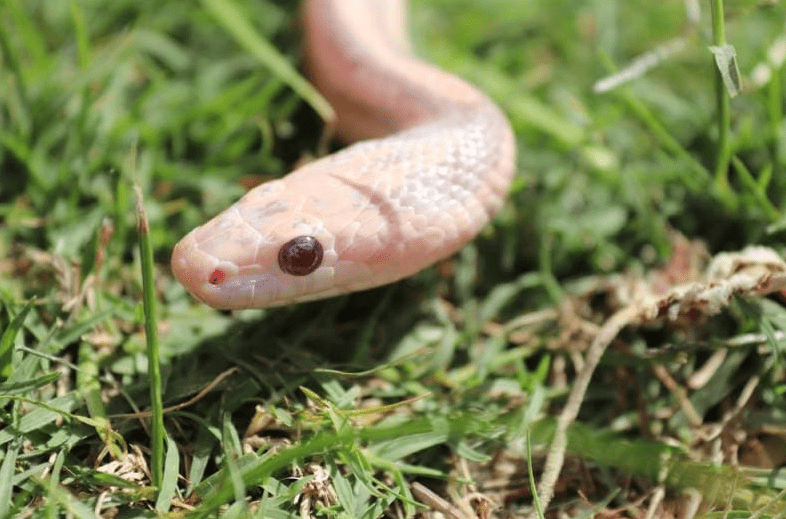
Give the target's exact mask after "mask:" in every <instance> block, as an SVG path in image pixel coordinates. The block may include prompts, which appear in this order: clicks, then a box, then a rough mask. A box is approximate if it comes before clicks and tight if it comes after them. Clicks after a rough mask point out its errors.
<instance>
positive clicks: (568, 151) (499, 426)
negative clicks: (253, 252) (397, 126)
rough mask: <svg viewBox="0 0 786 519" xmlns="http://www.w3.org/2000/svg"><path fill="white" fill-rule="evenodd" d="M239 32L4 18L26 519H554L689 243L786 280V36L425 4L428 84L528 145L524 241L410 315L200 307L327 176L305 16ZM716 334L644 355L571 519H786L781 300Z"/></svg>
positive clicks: (695, 333)
mask: <svg viewBox="0 0 786 519" xmlns="http://www.w3.org/2000/svg"><path fill="white" fill-rule="evenodd" d="M225 1H227V0H223V1H222V0H204V1H202V2H197V1H182V2H180V1H178V2H160V1H157V2H152V1H149V0H136V1H134V2H131V1H128V0H116V1H114V2H93V3H90V2H79V1H77V0H71V1H61V2H53V1H50V0H4V1H3V2H0V20H1V21H0V376H2V379H0V406H2V407H0V423H2V428H0V517H5V516H9V515H20V516H35V517H38V516H42V517H43V516H46V517H55V516H66V515H69V516H77V517H93V516H96V515H102V516H103V515H112V514H119V515H117V516H118V517H131V516H146V517H156V516H161V515H167V514H168V515H171V516H180V515H184V514H193V515H195V516H205V517H207V516H216V515H218V514H223V515H224V516H226V517H242V516H254V517H265V518H285V517H293V518H294V517H300V516H301V513H303V514H307V513H311V514H313V515H314V516H316V517H347V518H356V517H357V518H360V517H364V518H372V517H415V516H418V517H435V516H436V515H435V510H439V511H441V512H442V513H443V514H447V512H446V508H445V507H447V508H448V509H451V510H453V511H459V512H460V513H464V514H465V516H467V517H471V515H470V513H473V511H474V513H477V515H478V516H480V517H484V515H483V510H484V509H489V510H492V513H493V514H494V515H493V516H499V517H513V516H519V515H522V514H525V513H530V512H532V510H533V509H534V508H533V507H534V500H533V497H532V493H531V489H532V488H537V485H538V484H542V483H543V481H545V479H546V478H545V476H544V475H543V472H544V464H545V461H544V460H545V458H546V453H547V452H548V451H549V449H550V446H551V445H552V439H553V438H555V437H557V438H559V437H560V432H559V431H560V429H559V427H561V426H560V425H559V424H561V423H563V421H564V417H565V415H563V418H562V419H558V416H559V415H560V413H561V412H562V411H563V408H564V407H565V405H566V402H567V401H568V399H569V393H570V391H571V388H572V387H573V386H574V382H575V381H576V380H577V378H578V377H579V372H580V371H581V369H582V365H583V363H584V361H585V360H586V359H588V358H591V354H586V356H585V351H586V348H587V347H588V346H589V344H590V343H591V342H592V341H593V339H595V338H596V337H597V336H598V333H599V332H598V331H599V329H601V328H599V327H601V326H602V325H603V323H605V322H607V321H608V320H609V319H610V317H611V315H612V314H613V313H614V312H615V311H617V310H619V309H620V303H619V302H618V300H617V299H615V296H616V295H618V294H619V293H620V289H621V288H625V287H629V286H632V285H633V284H634V283H638V282H641V281H642V279H643V278H641V277H640V276H639V275H638V274H639V273H641V272H650V271H654V270H657V269H660V268H661V267H662V266H663V265H664V264H666V263H667V262H668V261H669V258H670V257H672V253H673V252H675V251H677V254H675V257H676V258H678V259H683V260H685V259H686V255H685V254H684V251H685V250H686V249H685V248H684V247H683V248H682V249H681V248H680V246H679V243H680V242H679V240H678V239H677V238H676V237H675V231H676V232H679V233H681V234H682V235H684V236H686V237H688V238H689V239H690V240H694V243H700V244H702V245H703V246H704V247H706V249H707V250H708V251H709V252H710V253H711V254H715V253H718V252H721V251H733V250H737V249H740V248H742V247H744V246H746V245H749V244H763V245H767V246H770V247H773V248H774V249H775V250H776V251H778V252H781V253H782V252H783V251H784V247H783V246H782V244H781V242H782V240H783V238H784V230H785V229H786V217H785V216H786V214H785V213H784V201H786V121H785V120H784V118H783V104H784V99H786V96H785V95H784V92H783V90H782V84H783V75H784V71H783V67H782V60H780V59H779V58H778V56H777V55H778V51H779V49H780V48H781V47H782V46H783V38H784V37H785V36H786V33H784V25H783V20H784V16H786V8H784V6H783V5H782V3H776V2H753V1H749V0H748V1H743V2H734V3H732V2H728V3H727V5H725V6H724V7H725V17H724V18H725V19H723V20H721V19H719V18H718V17H717V14H719V13H718V12H717V11H716V12H715V13H714V14H715V15H716V16H711V10H710V3H700V7H701V9H702V13H701V17H700V19H699V21H698V22H697V23H695V24H694V23H693V22H691V21H690V20H689V19H688V16H687V15H686V13H685V9H684V6H683V4H682V3H679V2H652V1H644V0H633V1H626V2H620V1H614V0H594V1H586V2H575V1H574V2H567V1H564V0H562V1H561V0H557V1H556V2H555V1H551V2H546V1H543V0H534V1H528V2H523V1H521V0H493V1H490V0H419V1H416V2H415V1H413V3H414V4H415V5H414V6H413V9H412V16H411V18H412V19H411V24H410V25H411V27H412V38H413V42H414V46H415V48H416V50H417V53H418V54H419V55H420V56H422V57H423V58H424V59H427V60H429V61H431V62H434V63H437V64H438V65H439V66H441V67H442V68H445V69H447V70H451V71H453V72H455V73H457V74H460V75H462V76H463V77H465V78H467V79H468V80H470V81H472V82H473V83H475V84H477V85H478V86H479V87H481V88H482V89H483V90H484V91H486V92H487V93H488V94H489V95H490V96H491V97H493V98H494V99H495V100H496V101H497V102H498V103H499V104H500V106H501V107H502V108H503V109H504V111H505V112H506V113H507V114H508V115H509V117H510V120H511V123H512V124H513V126H514V128H515V130H516V134H517V137H518V145H519V168H518V169H519V176H518V177H517V180H516V182H515V184H514V186H513V189H512V192H511V195H510V199H509V202H508V203H507V205H506V206H505V208H504V209H503V211H502V213H501V214H500V216H499V217H498V218H497V219H496V220H495V222H494V224H493V225H491V226H489V227H488V228H487V229H486V230H485V231H484V232H483V233H482V234H481V236H480V237H479V238H478V239H477V240H475V241H474V242H473V243H472V244H470V245H468V246H467V247H466V248H465V249H464V250H463V251H462V252H461V253H459V254H458V255H457V256H456V257H455V258H452V259H451V260H449V261H446V262H443V263H442V264H440V265H439V266H437V267H436V268H431V269H429V270H427V271H425V272H423V273H421V274H419V275H417V276H416V277H414V278H412V279H408V280H405V281H403V282H400V283H398V284H395V285H393V286H389V287H383V288H380V289H376V290H372V291H369V292H364V293H358V294H353V295H350V296H346V297H339V298H335V299H332V300H328V301H323V302H315V303H310V304H303V305H298V306H293V307H289V308H282V309H275V310H268V311H243V312H236V313H234V314H229V313H226V312H217V311H214V310H211V309H209V308H207V307H204V306H202V305H200V304H197V303H196V302H195V301H194V300H193V299H192V298H191V297H190V296H189V295H188V294H187V293H186V292H185V291H184V289H183V288H182V287H181V286H180V285H179V284H177V282H176V281H174V279H173V278H172V276H171V274H170V272H169V268H168V258H169V254H170V252H171V249H172V247H173V246H174V244H175V243H176V242H177V240H178V239H179V238H180V237H181V236H183V235H184V234H185V233H186V232H187V231H188V230H189V229H191V228H193V227H194V226H196V225H198V224H200V223H202V222H203V221H205V220H206V219H207V218H208V217H210V216H212V215H214V214H215V213H217V212H218V211H220V210H221V209H222V208H224V207H226V206H227V205H229V204H230V203H231V202H232V201H234V200H235V199H236V198H237V197H238V196H239V195H240V194H241V193H242V192H243V191H244V187H243V186H247V185H249V184H250V183H256V182H259V181H262V180H266V179H269V178H273V177H276V176H280V175H283V174H285V173H286V172H287V171H288V170H290V169H291V168H292V166H293V164H294V163H295V162H296V161H298V160H300V159H302V158H303V157H306V156H309V155H312V154H315V153H316V152H317V150H318V149H319V147H320V139H321V138H322V128H323V125H322V123H321V121H320V118H319V116H317V115H316V113H317V112H319V113H321V114H322V115H323V116H328V114H329V113H330V112H329V109H328V108H326V107H325V106H324V105H322V104H321V103H322V102H321V101H320V99H319V97H318V96H315V95H314V93H313V92H312V91H311V90H310V87H308V85H307V84H304V82H303V79H302V78H301V77H300V76H298V75H297V73H296V70H297V65H298V60H299V41H300V35H299V33H298V29H297V23H296V20H297V18H296V13H295V11H296V10H295V4H296V3H295V2H274V1H272V0H232V1H231V5H234V6H235V7H236V9H235V10H234V11H232V10H229V9H228V8H227V7H226V5H227V4H226V3H225ZM717 5H720V4H717ZM236 11H237V12H236ZM246 24H250V25H249V26H247V25H246ZM719 24H720V25H719ZM719 31H720V33H719ZM675 42H676V43H675ZM723 42H725V43H727V44H729V45H732V46H733V47H734V49H736V53H737V66H738V68H739V71H740V74H741V77H742V81H743V86H744V90H743V92H742V93H741V94H740V95H739V96H737V97H735V98H733V99H729V100H725V99H723V98H722V97H719V96H723V95H724V90H723V89H724V88H725V87H724V84H723V81H722V77H721V76H720V75H719V74H716V68H715V65H714V63H715V61H714V57H713V55H712V53H711V52H710V51H709V49H708V46H709V45H720V44H722V43H723ZM779 45H780V47H779ZM675 49H676V50H675ZM780 52H783V51H782V50H780ZM656 54H660V55H661V56H662V57H661V58H660V61H658V63H657V64H656V66H654V67H652V68H650V69H649V70H647V71H645V72H643V73H639V74H634V75H633V76H634V77H633V78H632V79H630V80H629V81H626V82H623V83H622V84H620V85H619V86H617V87H616V88H613V89H611V90H609V91H604V92H596V91H595V90H594V85H595V84H596V83H598V82H599V81H601V80H603V79H609V78H621V77H622V75H620V76H616V74H618V73H619V74H624V73H625V71H626V70H629V67H630V66H631V65H632V64H634V63H636V62H637V60H639V59H640V58H641V57H642V56H645V57H646V56H654V55H656ZM727 164H728V165H729V166H728V167H727V166H726V165H727ZM134 184H138V185H139V186H141V191H142V193H143V196H144V202H143V203H144V207H145V209H146V213H147V220H148V223H149V233H148V237H149V240H150V241H149V244H147V245H143V247H142V249H143V250H144V251H145V252H140V244H139V239H140V238H139V233H138V231H137V229H138V228H137V215H136V213H135V207H134V204H135V200H134V193H133V185H134ZM145 247H148V248H145ZM690 250H696V249H690ZM680 251H682V255H680ZM148 252H152V259H153V264H152V267H153V268H152V271H150V270H148V271H147V275H149V276H150V278H151V279H152V280H153V284H152V285H148V286H149V287H151V286H152V288H153V291H152V292H150V291H148V292H147V293H146V294H145V293H143V283H142V265H143V264H146V258H148V257H149V256H147V253H148ZM700 256H701V255H697V256H696V257H700ZM689 258H694V256H689ZM672 268H676V269H677V270H678V273H685V271H684V270H679V268H677V267H674V263H672ZM621 272H624V273H626V274H625V276H623V277H619V276H616V277H615V276H614V274H616V273H621ZM670 272H671V273H674V270H671V271H670ZM153 298H154V299H155V302H156V304H155V305H154V306H155V310H154V314H155V316H156V318H157V322H156V321H151V320H150V319H148V320H146V319H145V315H146V314H147V313H149V310H147V309H146V310H143V304H142V302H143V300H146V301H147V303H148V304H149V303H150V301H151V300H152V299H153ZM147 308H148V309H149V308H150V306H148V307H147ZM693 317H694V319H692V320H687V321H685V320H682V321H678V322H676V323H671V324H668V323H656V324H655V325H653V326H649V327H638V326H631V327H628V328H626V329H625V330H623V331H622V332H621V333H620V334H619V335H616V334H615V335H614V336H615V337H616V338H615V340H614V341H613V342H612V343H611V345H610V347H609V349H608V351H606V352H605V353H604V354H603V355H602V356H600V361H599V365H598V367H597V369H596V370H595V372H594V375H593V377H592V379H591V381H590V383H589V386H588V389H587V391H586V394H582V395H578V396H579V397H580V401H581V407H580V409H579V410H578V417H577V419H576V421H575V422H574V423H572V425H570V427H568V428H567V429H566V431H565V435H566V439H567V454H566V457H565V463H564V466H563V467H562V470H561V472H560V473H559V479H558V484H557V486H556V493H555V495H554V498H553V499H551V500H548V499H546V500H543V499H541V500H540V501H539V505H542V506H543V507H544V509H543V513H544V514H545V515H546V516H547V517H554V516H556V513H557V512H558V511H559V512H562V513H564V514H566V515H568V516H577V515H580V514H585V515H589V514H591V513H592V512H593V511H596V512H599V511H604V510H605V511H606V512H614V511H616V512H619V513H622V514H627V516H631V517H633V516H644V514H645V513H646V511H647V510H648V509H651V510H652V512H653V514H654V516H655V517H661V516H666V514H667V513H673V514H679V513H682V512H681V511H684V510H686V509H688V508H689V507H690V506H691V505H690V503H693V504H695V505H696V510H697V512H696V514H695V515H698V516H702V517H753V516H755V515H756V514H759V515H758V517H784V515H785V514H786V499H785V498H784V489H786V479H784V476H783V474H782V471H780V472H779V471H778V470H775V469H776V468H777V467H782V466H784V465H786V454H785V453H786V403H785V401H784V392H786V360H785V357H784V354H785V351H784V332H786V311H784V306H783V300H782V299H781V298H780V296H777V295H776V296H772V297H770V298H752V299H734V300H732V301H731V304H730V305H729V306H728V308H726V309H725V310H724V311H723V312H721V313H720V314H719V315H717V316H715V317H708V318H703V317H702V318H699V316H697V315H693ZM612 324H613V323H612ZM146 327H147V329H148V331H151V330H152V329H155V330H157V332H158V343H159V344H158V355H157V357H158V358H157V359H156V358H155V357H156V355H153V360H152V363H151V360H150V357H149V356H148V346H147V342H146V333H145V330H146ZM148 335H149V334H148ZM151 350H152V348H151ZM156 361H157V362H158V363H160V366H159V365H155V364H156ZM700 376H702V378H701V382H697V380H699V377H700ZM576 385H577V386H579V385H580V384H578V383H577V384H576ZM151 387H152V388H153V392H152V398H151ZM574 396H575V395H574ZM572 397H573V396H571V397H570V398H572ZM157 399H161V400H162V401H163V406H164V408H165V409H164V413H163V423H161V422H160V420H158V419H156V414H155V413H153V418H152V419H151V418H150V416H151V415H150V413H149V411H150V409H151V407H152V408H153V410H155V409H156V407H157V406H156V405H155V403H156V400H157ZM151 402H153V404H151ZM567 422H572V420H568V421H566V422H564V423H566V424H567ZM555 430H556V431H558V432H556V433H555ZM557 443H558V442H557ZM530 444H531V454H529V455H528V452H530V451H529V446H530ZM530 466H531V470H532V474H534V478H535V481H530V479H529V478H528V473H529V470H530V468H529V467H530ZM423 488H425V489H427V490H428V491H430V492H431V493H429V492H427V491H424V490H423ZM696 496H699V497H698V498H697V497H696ZM439 499H441V500H442V501H440V500H439ZM691 499H693V500H694V501H691ZM440 507H443V508H442V509H441V510H440ZM462 511H463V512H462ZM620 511H622V512H620ZM688 515H690V514H688Z"/></svg>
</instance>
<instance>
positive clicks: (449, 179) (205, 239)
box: [172, 0, 515, 309]
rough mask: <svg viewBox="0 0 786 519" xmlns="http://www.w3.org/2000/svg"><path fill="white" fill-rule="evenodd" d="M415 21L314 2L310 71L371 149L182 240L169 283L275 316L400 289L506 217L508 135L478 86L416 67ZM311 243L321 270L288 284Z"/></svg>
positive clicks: (346, 125)
mask: <svg viewBox="0 0 786 519" xmlns="http://www.w3.org/2000/svg"><path fill="white" fill-rule="evenodd" d="M404 19H405V5H404V2H403V0H307V1H305V2H304V3H303V24H304V27H305V49H306V55H307V68H308V70H309V73H310V74H311V76H312V79H313V81H314V83H315V85H316V86H317V87H318V88H319V89H320V91H321V92H322V93H323V95H324V96H325V97H326V98H327V100H328V101H329V102H330V103H331V104H332V105H333V108H334V109H335V110H336V113H337V115H338V128H339V134H340V135H341V137H342V138H344V139H345V140H348V141H357V140H363V139H373V140H366V141H363V142H359V143H357V144H354V145H352V146H349V147H347V148H346V149H344V150H342V151H340V152H338V153H335V154H333V155H330V156H328V157H325V158H323V159H321V160H317V161H315V162H312V163H310V164H308V165H306V166H304V167H302V168H299V169H297V170H296V171H294V172H292V173H290V174H289V175H287V176H286V177H284V178H282V179H280V180H275V181H272V182H268V183H266V184H263V185H261V186H259V187H257V188H255V189H253V190H251V191H249V192H248V193H247V194H246V195H245V196H244V197H243V198H241V199H240V200H239V201H238V202H237V203H235V204H234V205H233V206H231V207H230V208H228V209H226V210H225V211H224V212H222V213H221V214H219V215H218V216H216V217H215V218H213V219H212V220H210V221H209V222H208V223H206V224H205V225H202V226H200V227H198V228H196V229H194V230H193V231H191V232H190V233H189V234H188V235H187V236H186V237H185V238H183V239H182V240H181V241H180V243H178V244H177V246H176V247H175V249H174V251H173V253H172V271H173V272H174V274H175V276H176V277H177V279H178V280H179V281H180V282H181V283H182V284H183V285H184V286H185V287H186V289H188V291H189V292H191V294H193V295H194V296H195V297H196V298H198V299H199V300H200V301H202V302H204V303H206V304H208V305H210V306H213V307H216V308H222V309H240V308H266V307H271V306H280V305H286V304H290V303H295V302H301V301H311V300H314V299H322V298H326V297H331V296H335V295H339V294H345V293H348V292H353V291H356V290H363V289H367V288H371V287H375V286H379V285H384V284H387V283H391V282H393V281H396V280H398V279H401V278H403V277H406V276H410V275H412V274H414V273H415V272H418V271H419V270H422V269H424V268H425V267H427V266H429V265H431V264H433V263H434V262H436V261H438V260H440V259H442V258H445V257H446V256H449V255H451V254H453V253H454V252H456V251H457V250H458V249H459V248H461V247H462V246H463V245H464V244H465V243H466V242H467V241H469V240H471V239H472V238H473V237H474V236H475V235H476V234H477V233H478V232H479V231H480V230H481V229H482V228H483V226H484V225H486V223H488V221H489V219H490V218H491V217H492V216H493V215H495V214H496V213H497V211H498V210H499V208H500V206H501V205H502V202H503V200H504V197H505V195H506V193H507V190H508V187H509V185H510V181H511V178H512V176H513V170H514V162H515V149H514V140H513V133H512V131H511V129H510V125H509V124H508V122H507V120H506V118H505V117H504V115H502V113H501V112H500V110H499V109H498V108H497V107H496V106H495V105H494V104H493V103H492V102H491V101H489V100H488V99H487V98H486V97H485V96H484V95H483V94H481V93H480V92H479V91H477V90H476V89H475V88H474V87H472V86H470V85H469V84H467V83H465V82H464V81H462V80H460V79H459V78H457V77H455V76H453V75H451V74H448V73H446V72H443V71H441V70H438V69H436V68H433V67H431V66H429V65H427V64H425V63H423V62H421V61H418V60H416V59H415V58H413V57H411V56H410V54H409V52H408V49H407V43H406V39H405V36H404V25H405V24H404ZM385 136H387V137H385ZM303 235H306V236H314V237H316V238H317V239H318V240H319V242H320V243H321V244H322V247H323V248H324V259H323V261H322V264H321V266H320V267H319V268H318V269H317V270H315V271H314V272H313V273H311V274H309V275H306V276H293V275H290V274H287V273H284V272H283V271H281V269H280V267H279V264H278V252H279V249H280V248H281V246H282V245H283V244H285V243H286V242H288V241H289V240H291V239H292V238H295V237H297V236H303ZM217 273H218V274H219V275H218V279H217V278H216V274H217ZM211 278H212V282H211Z"/></svg>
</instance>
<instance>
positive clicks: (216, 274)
mask: <svg viewBox="0 0 786 519" xmlns="http://www.w3.org/2000/svg"><path fill="white" fill-rule="evenodd" d="M226 278H227V275H226V274H224V271H223V270H219V269H216V270H214V271H213V273H212V274H210V278H209V279H208V280H207V281H208V283H210V284H211V285H220V284H221V283H223V282H224V280H225V279H226Z"/></svg>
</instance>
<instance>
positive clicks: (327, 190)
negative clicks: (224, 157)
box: [171, 175, 400, 310]
mask: <svg viewBox="0 0 786 519" xmlns="http://www.w3.org/2000/svg"><path fill="white" fill-rule="evenodd" d="M298 177H301V178H303V179H308V178H309V177H308V176H305V175H295V177H294V179H293V178H292V175H290V176H289V177H287V178H286V179H283V180H277V181H273V182H268V183H266V184H263V185H261V186H259V187H257V188H255V189H253V190H251V191H249V192H248V193H247V194H246V195H245V196H244V197H243V198H241V199H240V200H239V201H238V202H237V203H235V204H234V205H233V206H231V207H229V208H228V209H226V210H225V211H223V212H222V213H220V214H219V215H218V216H216V217H215V218H213V219H212V220H210V221H209V222H207V223H206V224H205V225H202V226H201V227H197V228H196V229H194V230H193V231H191V232H190V233H189V234H188V235H186V236H185V237H184V238H183V239H182V240H181V241H180V242H179V243H178V244H177V245H176V246H175V249H174V251H173V253H172V262H171V265H172V272H173V274H174V275H175V277H176V278H177V279H178V281H180V283H181V284H182V285H183V286H184V287H185V288H186V289H187V290H188V291H189V292H190V293H191V294H192V295H193V296H194V297H196V298H197V299H199V300H200V301H202V302H203V303H205V304H207V305H210V306H212V307H214V308H219V309H229V310H234V309H242V308H267V307H273V306H281V305H286V304H291V303H297V302H303V301H311V300H315V299H322V298H326V297H331V296H334V295H339V294H342V293H346V292H351V291H354V290H360V289H363V288H369V287H370V286H374V285H378V284H382V283H385V282H388V280H386V279H385V278H384V276H381V277H380V276H373V275H372V274H371V269H372V268H373V267H374V264H375V263H378V262H379V261H378V259H377V258H378V257H379V251H380V242H379V236H377V235H374V236H367V237H366V238H364V236H363V232H362V231H360V232H359V231H358V230H359V229H360V228H361V227H362V228H367V229H372V230H375V231H376V230H377V229H378V228H379V226H377V225H373V222H369V221H368V220H369V218H373V215H368V214H367V215H366V216H365V223H366V224H369V223H372V225H361V224H362V223H364V222H363V219H364V216H363V214H365V213H364V212H363V211H361V214H357V213H353V212H352V207H351V205H352V204H353V202H352V200H351V198H352V197H351V196H349V197H348V199H347V197H344V200H343V201H337V200H335V191H334V190H335V188H336V187H341V184H339V186H327V187H325V186H321V187H320V186H315V185H314V182H313V181H308V182H305V183H304V184H303V185H298ZM331 193H333V194H331ZM340 198H341V197H340ZM353 214H355V216H356V218H353V217H352V215H353ZM358 218H359V220H358ZM383 249H384V247H383ZM399 277H400V276H399Z"/></svg>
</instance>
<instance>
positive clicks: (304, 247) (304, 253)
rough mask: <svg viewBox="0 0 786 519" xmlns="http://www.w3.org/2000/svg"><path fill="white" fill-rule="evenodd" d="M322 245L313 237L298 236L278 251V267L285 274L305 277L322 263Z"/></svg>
mask: <svg viewBox="0 0 786 519" xmlns="http://www.w3.org/2000/svg"><path fill="white" fill-rule="evenodd" d="M322 254H323V251H322V245H321V244H320V243H319V241H317V239H316V238H314V237H313V236H298V237H297V238H294V239H292V240H289V241H288V242H286V243H285V244H284V245H283V246H282V247H281V250H279V251H278V266H279V267H281V270H283V271H284V272H286V273H287V274H292V275H293V276H307V275H308V274H311V273H312V272H314V271H315V270H317V268H318V267H319V265H320V264H321V263H322Z"/></svg>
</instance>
